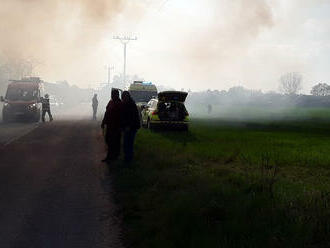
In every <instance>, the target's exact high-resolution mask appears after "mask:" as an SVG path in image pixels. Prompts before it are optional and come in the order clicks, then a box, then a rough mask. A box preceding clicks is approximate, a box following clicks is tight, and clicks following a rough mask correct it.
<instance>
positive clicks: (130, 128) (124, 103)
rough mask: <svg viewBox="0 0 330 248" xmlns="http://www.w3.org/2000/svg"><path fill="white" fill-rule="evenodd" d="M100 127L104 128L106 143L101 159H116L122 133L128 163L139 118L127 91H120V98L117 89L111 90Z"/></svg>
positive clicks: (106, 160) (105, 160)
mask: <svg viewBox="0 0 330 248" xmlns="http://www.w3.org/2000/svg"><path fill="white" fill-rule="evenodd" d="M101 127H102V129H104V128H106V132H105V141H106V143H107V145H108V153H107V156H106V158H105V159H104V160H102V161H103V162H110V161H111V160H116V159H118V157H119V155H120V143H121V136H122V133H123V136H124V139H123V141H124V142H123V147H124V156H125V162H126V163H130V162H131V161H132V159H133V155H134V140H135V136H136V132H137V130H138V129H139V128H140V118H139V111H138V109H137V106H136V104H135V102H134V100H133V99H132V98H131V96H130V94H129V92H128V91H124V92H123V93H122V100H120V98H119V91H118V90H116V89H113V90H112V91H111V100H110V102H109V103H108V105H107V108H106V112H105V114H104V118H103V121H102V125H101Z"/></svg>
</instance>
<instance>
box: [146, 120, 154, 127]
mask: <svg viewBox="0 0 330 248" xmlns="http://www.w3.org/2000/svg"><path fill="white" fill-rule="evenodd" d="M147 128H148V129H152V128H153V126H152V124H151V123H150V120H149V119H148V120H147Z"/></svg>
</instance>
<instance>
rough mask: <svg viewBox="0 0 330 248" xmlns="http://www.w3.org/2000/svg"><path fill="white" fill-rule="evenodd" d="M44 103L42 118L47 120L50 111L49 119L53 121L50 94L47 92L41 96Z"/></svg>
mask: <svg viewBox="0 0 330 248" xmlns="http://www.w3.org/2000/svg"><path fill="white" fill-rule="evenodd" d="M41 105H42V115H41V120H42V122H45V115H46V113H48V117H49V121H53V116H52V113H51V112H50V103H49V95H48V94H46V95H45V97H43V98H41Z"/></svg>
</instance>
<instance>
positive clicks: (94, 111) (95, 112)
mask: <svg viewBox="0 0 330 248" xmlns="http://www.w3.org/2000/svg"><path fill="white" fill-rule="evenodd" d="M98 106H99V101H98V100H97V94H94V96H93V99H92V107H93V120H96V114H97V107H98Z"/></svg>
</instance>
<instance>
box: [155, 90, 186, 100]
mask: <svg viewBox="0 0 330 248" xmlns="http://www.w3.org/2000/svg"><path fill="white" fill-rule="evenodd" d="M187 95H188V93H187V92H183V91H163V92H159V93H158V100H159V101H162V102H172V101H177V102H185V100H186V98H187Z"/></svg>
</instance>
